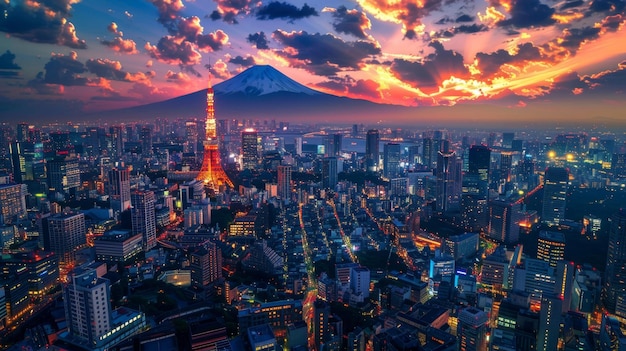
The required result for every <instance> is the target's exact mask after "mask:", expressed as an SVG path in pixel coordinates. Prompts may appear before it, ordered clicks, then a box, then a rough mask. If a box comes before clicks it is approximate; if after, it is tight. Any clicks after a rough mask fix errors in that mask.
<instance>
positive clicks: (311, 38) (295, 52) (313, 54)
mask: <svg viewBox="0 0 626 351" xmlns="http://www.w3.org/2000/svg"><path fill="white" fill-rule="evenodd" d="M272 37H273V38H274V39H275V40H276V41H278V42H279V43H281V44H283V45H284V46H286V47H287V48H286V49H284V50H282V51H279V52H277V54H279V55H280V56H282V57H284V58H286V59H288V60H289V61H290V64H291V65H292V66H293V67H299V68H304V69H306V70H308V71H309V72H311V73H314V74H317V75H324V76H329V75H334V74H335V73H337V72H339V71H341V70H344V69H354V70H356V69H359V68H360V67H361V66H362V64H363V60H364V59H365V58H368V57H371V56H374V55H378V54H380V53H381V51H380V47H378V46H377V45H376V44H374V43H371V42H368V41H362V40H359V41H355V42H345V41H343V40H341V39H340V38H338V37H335V36H333V35H331V34H319V33H316V34H309V33H307V32H304V31H300V32H290V33H288V32H284V31H281V30H277V31H275V32H274V33H273V34H272Z"/></svg>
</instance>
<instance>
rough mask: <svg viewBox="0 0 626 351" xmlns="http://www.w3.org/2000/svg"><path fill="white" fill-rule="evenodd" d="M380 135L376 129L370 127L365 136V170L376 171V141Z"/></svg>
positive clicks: (377, 151) (378, 152)
mask: <svg viewBox="0 0 626 351" xmlns="http://www.w3.org/2000/svg"><path fill="white" fill-rule="evenodd" d="M379 141H380V135H379V134H378V129H370V130H368V131H367V135H366V137H365V170H366V171H367V172H377V171H378V162H379V160H380V156H379V154H380V150H379V148H378V143H379Z"/></svg>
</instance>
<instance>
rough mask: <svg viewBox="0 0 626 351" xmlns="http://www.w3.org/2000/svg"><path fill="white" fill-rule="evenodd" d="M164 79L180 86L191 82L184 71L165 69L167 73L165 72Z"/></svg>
mask: <svg viewBox="0 0 626 351" xmlns="http://www.w3.org/2000/svg"><path fill="white" fill-rule="evenodd" d="M165 79H166V80H167V81H168V82H173V83H176V84H178V85H182V86H187V85H189V83H190V82H191V78H190V77H189V76H188V75H187V74H185V73H184V72H172V71H167V73H165Z"/></svg>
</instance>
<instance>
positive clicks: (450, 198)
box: [436, 151, 462, 212]
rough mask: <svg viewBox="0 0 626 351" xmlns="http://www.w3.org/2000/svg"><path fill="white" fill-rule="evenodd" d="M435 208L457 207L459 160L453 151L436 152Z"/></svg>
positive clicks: (454, 209)
mask: <svg viewBox="0 0 626 351" xmlns="http://www.w3.org/2000/svg"><path fill="white" fill-rule="evenodd" d="M436 177H437V201H436V204H437V210H438V211H440V212H449V211H456V210H458V209H459V202H460V197H461V179H462V176H461V162H460V159H457V157H456V154H455V153H454V151H453V152H447V153H444V152H438V153H437V173H436Z"/></svg>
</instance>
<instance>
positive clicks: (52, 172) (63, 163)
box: [46, 157, 80, 197]
mask: <svg viewBox="0 0 626 351" xmlns="http://www.w3.org/2000/svg"><path fill="white" fill-rule="evenodd" d="M46 170H47V176H48V191H49V192H50V193H51V194H57V193H58V194H61V195H65V197H67V196H68V195H72V194H73V193H74V192H75V191H76V190H77V189H78V187H80V169H79V168H78V159H76V158H74V157H56V158H55V159H53V160H51V161H48V162H47V164H46Z"/></svg>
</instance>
